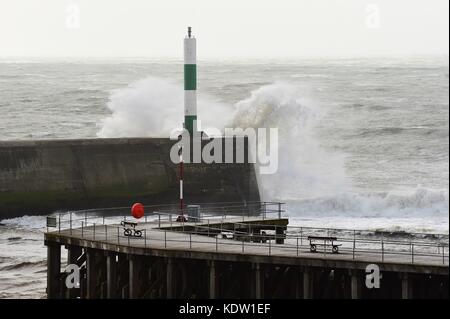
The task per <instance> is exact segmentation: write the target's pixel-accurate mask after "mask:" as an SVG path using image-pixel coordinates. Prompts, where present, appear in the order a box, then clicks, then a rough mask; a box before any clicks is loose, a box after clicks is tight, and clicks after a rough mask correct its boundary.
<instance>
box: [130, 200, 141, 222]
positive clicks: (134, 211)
mask: <svg viewBox="0 0 450 319" xmlns="http://www.w3.org/2000/svg"><path fill="white" fill-rule="evenodd" d="M131 215H133V217H134V218H136V219H139V218H141V217H143V216H144V205H142V204H141V203H136V204H134V205H133V206H132V207H131Z"/></svg>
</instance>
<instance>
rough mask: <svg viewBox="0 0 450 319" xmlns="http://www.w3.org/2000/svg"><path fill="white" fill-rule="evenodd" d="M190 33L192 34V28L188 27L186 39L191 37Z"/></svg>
mask: <svg viewBox="0 0 450 319" xmlns="http://www.w3.org/2000/svg"><path fill="white" fill-rule="evenodd" d="M191 33H192V28H191V27H188V38H190V37H191Z"/></svg>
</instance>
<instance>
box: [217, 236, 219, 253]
mask: <svg viewBox="0 0 450 319" xmlns="http://www.w3.org/2000/svg"><path fill="white" fill-rule="evenodd" d="M217 237H218V236H216V251H218V250H219V244H218V241H219V239H218V238H217Z"/></svg>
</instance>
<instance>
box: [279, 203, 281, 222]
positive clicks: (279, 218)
mask: <svg viewBox="0 0 450 319" xmlns="http://www.w3.org/2000/svg"><path fill="white" fill-rule="evenodd" d="M278 219H281V203H278Z"/></svg>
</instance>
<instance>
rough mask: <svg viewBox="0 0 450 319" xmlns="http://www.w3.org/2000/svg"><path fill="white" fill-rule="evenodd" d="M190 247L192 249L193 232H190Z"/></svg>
mask: <svg viewBox="0 0 450 319" xmlns="http://www.w3.org/2000/svg"><path fill="white" fill-rule="evenodd" d="M189 249H192V233H189Z"/></svg>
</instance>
